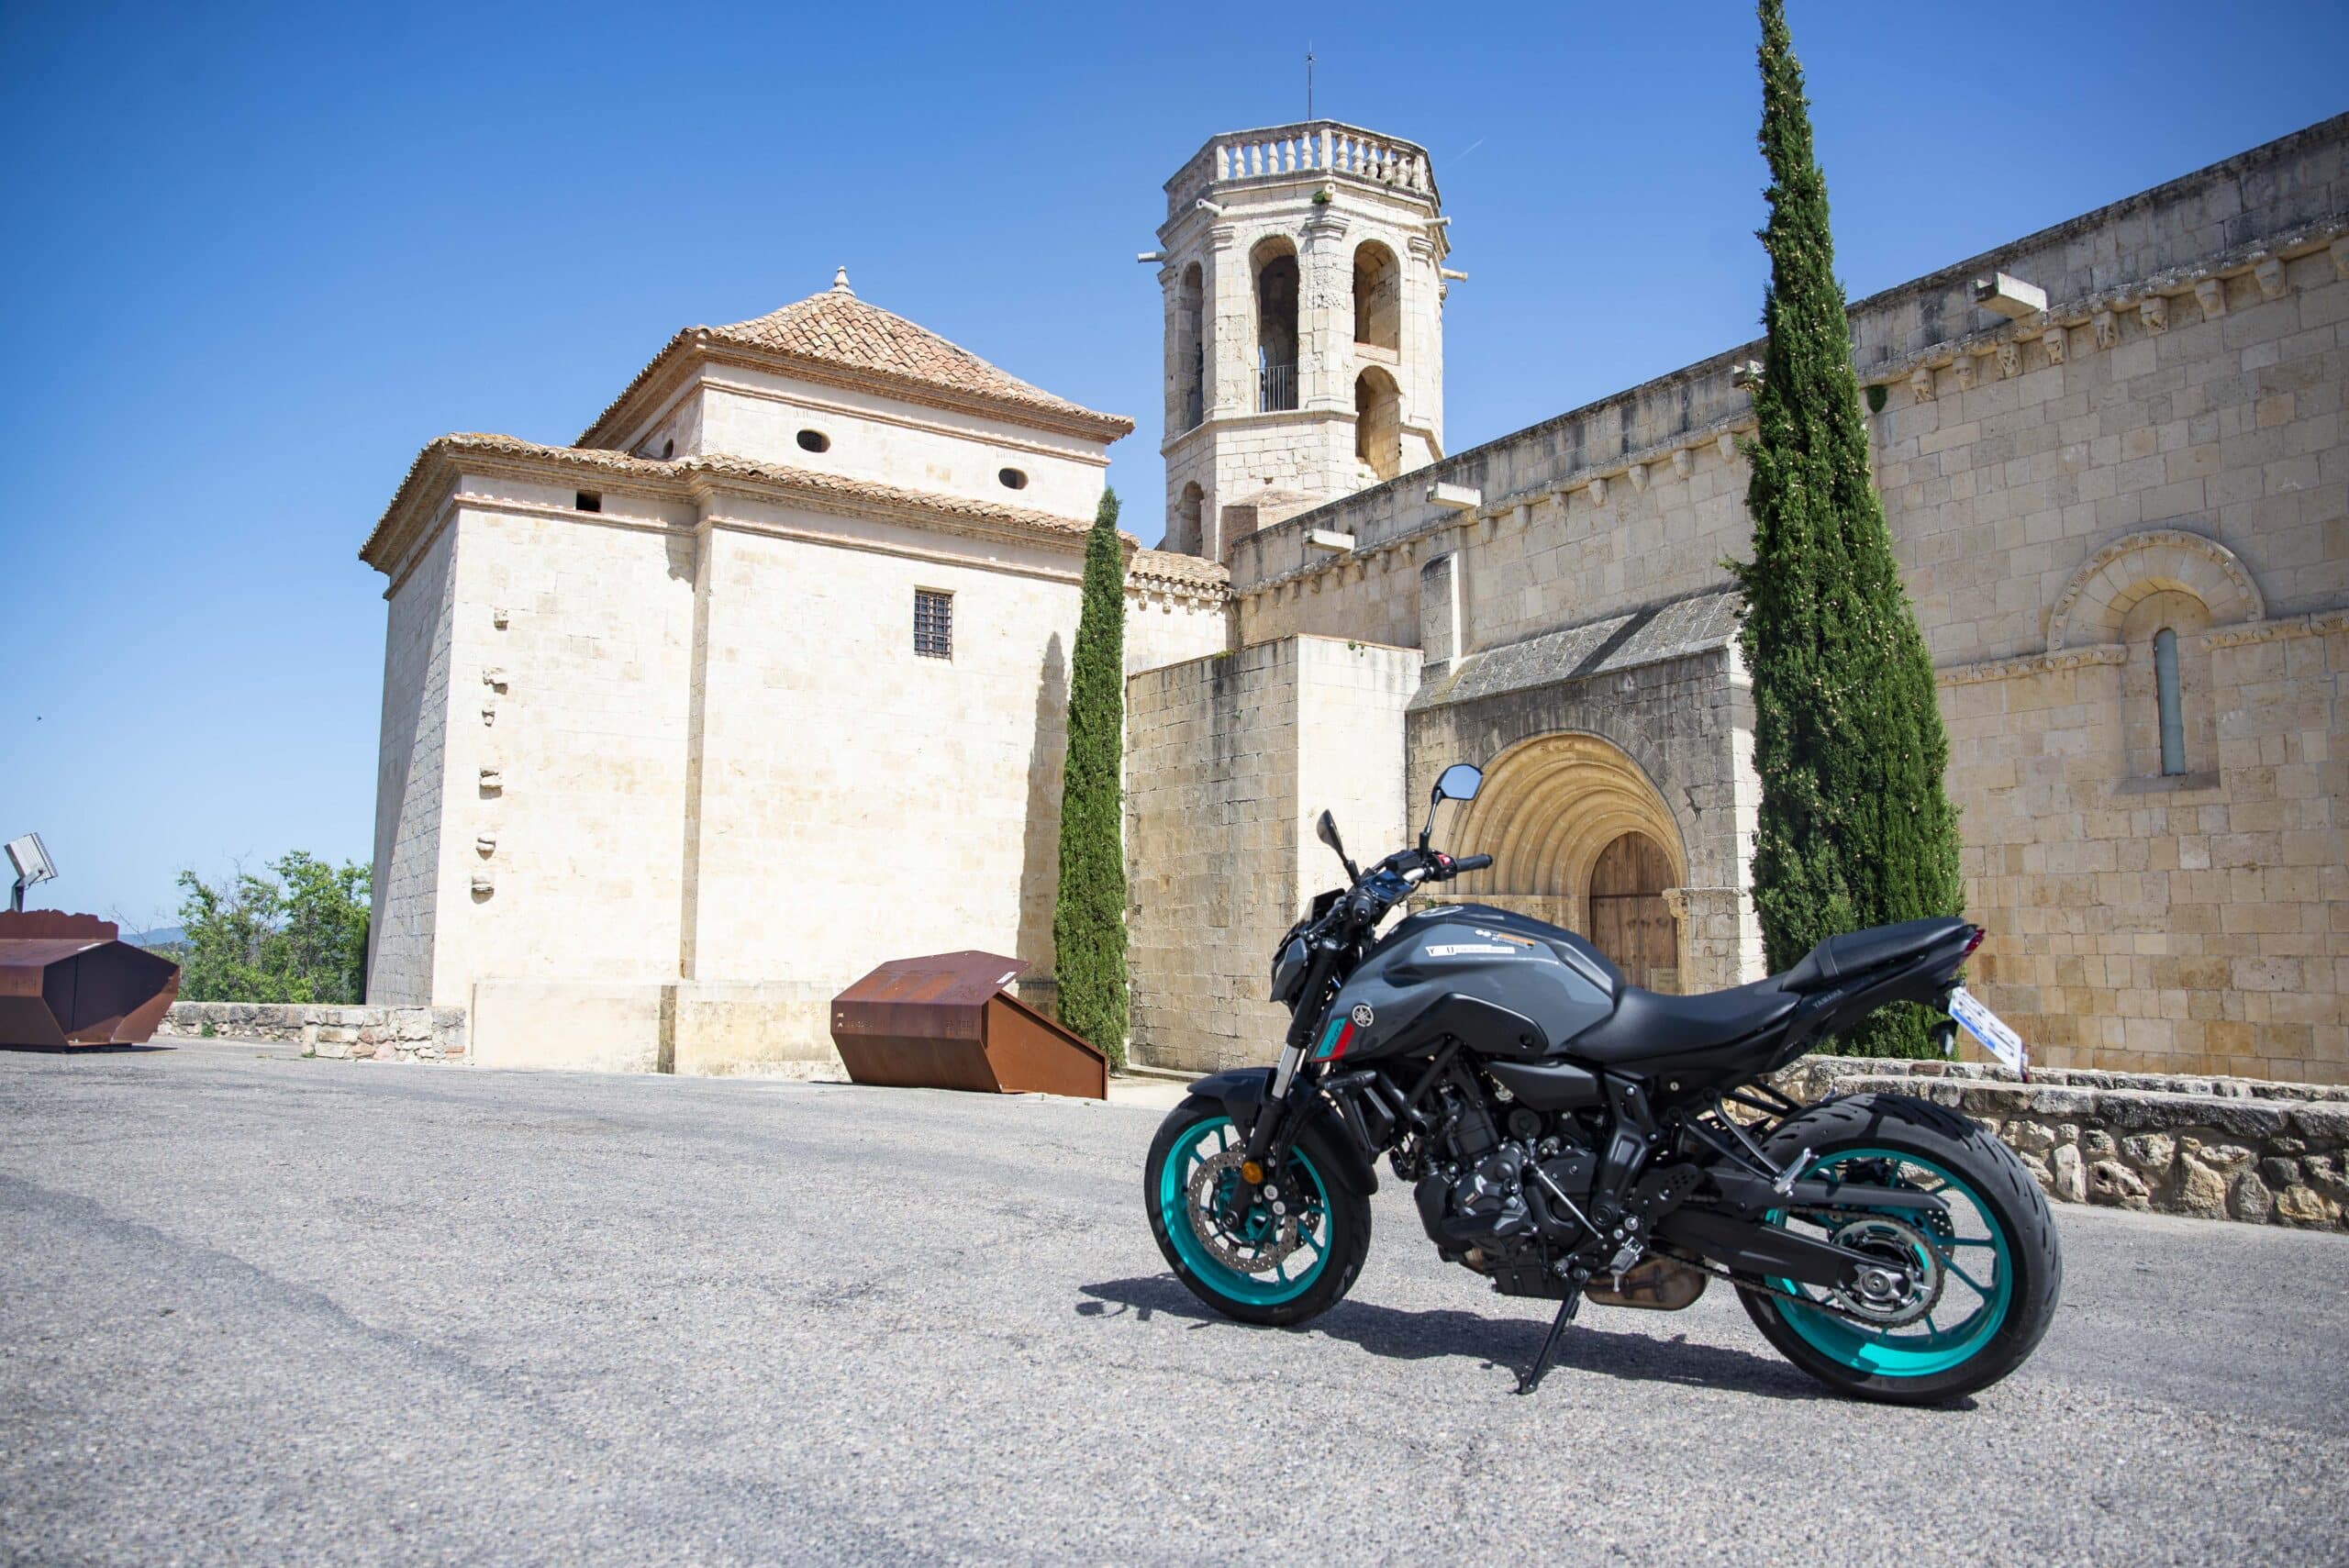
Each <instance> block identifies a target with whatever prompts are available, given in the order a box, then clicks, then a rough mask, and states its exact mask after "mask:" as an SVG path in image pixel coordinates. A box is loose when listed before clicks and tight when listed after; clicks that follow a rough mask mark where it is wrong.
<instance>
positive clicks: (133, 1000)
mask: <svg viewBox="0 0 2349 1568" xmlns="http://www.w3.org/2000/svg"><path fill="white" fill-rule="evenodd" d="M119 935H120V932H118V931H117V929H116V928H115V925H114V922H112V921H111V920H101V919H99V918H98V917H96V916H95V915H67V914H62V913H61V912H59V911H57V910H55V909H31V910H27V911H25V912H23V913H21V914H18V913H12V912H8V911H0V1046H9V1045H17V1046H26V1045H29V1046H47V1047H50V1048H51V1049H60V1048H62V1047H66V1046H76V1045H136V1044H139V1042H141V1041H143V1040H150V1039H152V1038H153V1037H154V1033H155V1028H156V1026H157V1025H159V1024H161V1022H162V1021H163V1013H164V1010H165V1009H166V1008H168V1007H169V1006H171V1005H172V1003H173V1000H174V999H175V998H177V997H178V995H179V994H180V966H179V965H178V964H176V963H173V962H172V961H171V960H169V959H167V958H158V957H157V956H156V955H155V954H153V953H151V952H149V951H147V950H146V949H144V948H137V947H133V946H131V945H130V944H129V943H128V942H126V941H119V940H116V939H117V937H118V936H119Z"/></svg>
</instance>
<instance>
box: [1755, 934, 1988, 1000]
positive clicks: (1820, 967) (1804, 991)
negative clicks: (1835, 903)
mask: <svg viewBox="0 0 2349 1568" xmlns="http://www.w3.org/2000/svg"><path fill="white" fill-rule="evenodd" d="M1964 929H1965V921H1963V920H1960V919H1955V918H1954V917H1948V916H1941V917H1935V918H1933V919H1930V920H1903V921H1901V922H1900V924H1898V925H1897V926H1872V927H1870V928H1869V929H1866V930H1865V931H1847V932H1845V933H1844V934H1843V935H1842V936H1840V937H1830V938H1828V939H1827V940H1825V941H1823V942H1821V943H1820V944H1819V945H1818V946H1817V947H1815V948H1813V949H1811V950H1810V951H1809V952H1807V953H1805V954H1804V955H1803V959H1802V962H1800V963H1798V964H1796V965H1795V966H1794V967H1793V968H1792V969H1789V970H1787V972H1786V973H1784V974H1780V975H1776V976H1775V977H1773V978H1772V979H1769V980H1765V981H1764V982H1763V984H1765V985H1776V986H1777V987H1778V988H1779V989H1781V990H1783V991H1788V992H1792V993H1793V994H1794V995H1798V996H1803V995H1809V994H1810V993H1811V992H1813V991H1824V990H1826V989H1827V988H1828V987H1829V986H1831V985H1833V984H1836V983H1838V982H1839V981H1843V980H1848V979H1850V978H1851V977H1852V976H1853V975H1854V974H1861V973H1865V972H1867V971H1868V970H1871V969H1881V968H1883V967H1884V966H1886V965H1887V964H1892V963H1898V962H1902V961H1903V960H1906V959H1911V958H1914V957H1916V956H1917V955H1918V954H1920V953H1921V952H1923V951H1925V950H1926V949H1928V948H1931V947H1932V946H1934V945H1935V944H1937V943H1940V942H1943V941H1946V940H1949V939H1950V938H1951V937H1953V936H1954V935H1955V934H1957V933H1958V932H1960V931H1963V930H1964Z"/></svg>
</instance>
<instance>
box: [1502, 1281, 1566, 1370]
mask: <svg viewBox="0 0 2349 1568" xmlns="http://www.w3.org/2000/svg"><path fill="white" fill-rule="evenodd" d="M1581 1307H1582V1284H1581V1282H1579V1281H1577V1282H1575V1285H1574V1287H1573V1289H1572V1290H1571V1291H1569V1292H1568V1294H1567V1296H1566V1298H1565V1300H1564V1301H1562V1302H1560V1303H1558V1316H1557V1319H1556V1321H1554V1322H1553V1323H1552V1324H1551V1325H1550V1333H1549V1337H1548V1338H1546V1339H1544V1340H1542V1353H1541V1354H1540V1355H1538V1356H1535V1357H1534V1358H1533V1365H1532V1366H1531V1368H1529V1369H1528V1370H1526V1371H1524V1372H1521V1373H1518V1374H1517V1391H1518V1392H1519V1393H1520V1394H1531V1393H1532V1392H1533V1391H1534V1390H1535V1389H1537V1388H1539V1387H1541V1386H1542V1377H1543V1376H1544V1375H1546V1374H1547V1373H1548V1372H1549V1370H1550V1362H1551V1361H1552V1359H1553V1358H1554V1357H1555V1356H1556V1355H1557V1353H1558V1341H1559V1340H1562V1339H1564V1337H1565V1332H1566V1325H1567V1324H1569V1323H1571V1322H1573V1321H1574V1320H1575V1313H1576V1312H1577V1311H1579V1310H1581Z"/></svg>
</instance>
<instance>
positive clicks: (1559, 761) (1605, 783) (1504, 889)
mask: <svg viewBox="0 0 2349 1568" xmlns="http://www.w3.org/2000/svg"><path fill="white" fill-rule="evenodd" d="M1443 838H1444V840H1446V842H1445V844H1444V848H1446V849H1449V850H1451V851H1453V852H1454V853H1457V854H1487V855H1490V856H1492V857H1493V865H1492V869H1491V870H1489V871H1483V872H1476V873H1471V874H1470V875H1467V876H1464V877H1462V878H1461V879H1460V880H1459V882H1458V883H1456V884H1453V885H1454V888H1455V890H1456V892H1457V895H1458V896H1460V897H1462V898H1467V899H1475V900H1476V901H1477V902H1480V903H1486V904H1495V905H1498V906H1500V907H1502V908H1504V909H1514V910H1518V911H1520V912H1521V913H1523V914H1527V915H1531V916H1532V917H1535V918H1536V919H1541V920H1547V921H1550V922H1551V923H1552V924H1553V925H1559V926H1564V927H1565V928H1566V929H1568V930H1571V931H1578V932H1580V933H1581V934H1582V935H1584V936H1586V937H1587V938H1589V939H1590V940H1591V942H1592V943H1593V945H1595V946H1596V947H1598V950H1599V951H1601V952H1604V953H1606V954H1607V956H1608V958H1609V959H1610V960H1611V961H1613V962H1614V963H1615V964H1616V965H1617V967H1619V968H1620V969H1622V970H1623V971H1624V973H1626V974H1627V975H1628V976H1629V977H1630V978H1631V981H1632V983H1633V984H1640V985H1644V986H1647V987H1648V988H1649V989H1651V990H1676V989H1678V987H1679V984H1680V973H1681V970H1682V968H1683V967H1684V966H1683V964H1682V962H1681V957H1680V954H1681V948H1682V941H1681V933H1680V929H1679V922H1678V920H1677V919H1675V917H1674V915H1673V912H1672V908H1671V903H1670V900H1669V899H1668V898H1667V897H1666V896H1665V895H1666V893H1667V891H1668V890H1672V889H1676V888H1678V887H1680V886H1682V885H1684V884H1686V882H1687V864H1688V859H1687V849H1686V848H1685V846H1684V845H1683V843H1682V840H1681V836H1680V826H1679V824H1678V823H1677V822H1675V821H1674V820H1673V816H1672V808H1671V807H1670V806H1667V805H1665V804H1664V796H1663V795H1661V794H1659V793H1658V792H1657V790H1656V787H1655V785H1654V784H1653V783H1651V782H1650V781H1649V779H1648V776H1647V774H1646V773H1645V772H1644V771H1642V769H1641V767H1640V765H1639V764H1638V763H1637V762H1633V761H1632V760H1631V757H1630V755H1629V754H1627V753H1626V752H1625V751H1623V749H1622V748H1621V747H1620V746H1617V745H1615V744H1614V743H1613V742H1611V741H1608V740H1601V739H1599V738H1598V736H1596V735H1583V734H1560V735H1540V736H1536V737H1534V738H1533V739H1532V740H1523V741H1520V742H1519V743H1518V744H1516V745H1514V746H1512V747H1510V748H1509V749H1508V751H1503V752H1502V753H1501V754H1500V755H1499V756H1497V757H1496V758H1494V759H1493V761H1492V762H1491V763H1490V764H1489V765H1488V766H1487V767H1486V770H1485V787H1484V789H1483V790H1482V791H1481V792H1480V793H1479V794H1478V795H1477V797H1476V799H1475V803H1474V804H1472V805H1471V806H1469V807H1468V809H1467V810H1466V812H1464V814H1463V816H1462V818H1461V821H1460V824H1459V826H1458V828H1455V829H1453V830H1451V831H1448V832H1446V833H1445V834H1444V835H1443ZM1595 899H1597V900H1602V901H1617V900H1620V902H1603V903H1595V902H1594V900H1595ZM1601 920H1604V921H1605V922H1607V924H1606V927H1605V940H1601V927H1600V921H1601Z"/></svg>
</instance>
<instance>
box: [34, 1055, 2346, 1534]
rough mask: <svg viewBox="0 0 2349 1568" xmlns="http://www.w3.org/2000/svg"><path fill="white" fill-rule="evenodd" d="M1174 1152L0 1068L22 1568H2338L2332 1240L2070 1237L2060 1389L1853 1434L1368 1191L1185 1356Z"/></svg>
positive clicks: (1832, 1410) (864, 1100)
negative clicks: (985, 1566)
mask: <svg viewBox="0 0 2349 1568" xmlns="http://www.w3.org/2000/svg"><path fill="white" fill-rule="evenodd" d="M1157 1116H1158V1113H1157V1112H1156V1111H1155V1110H1152V1109H1150V1108H1147V1107H1139V1106H1119V1105H1108V1106H1098V1105H1085V1104H1079V1103H1074V1102H1069V1101H1058V1100H1041V1099H1032V1098H1004V1099H996V1098H988V1097H981V1096H975V1095H949V1094H942V1093H941V1094H933V1093H924V1092H909V1091H898V1090H868V1089H859V1088H852V1087H847V1086H829V1085H821V1084H781V1083H761V1082H748V1081H736V1082H728V1081H719V1080H707V1079H666V1078H652V1077H623V1076H597V1075H588V1074H568V1073H495V1072H485V1071H477V1070H475V1071H469V1070H465V1069H457V1068H431V1067H416V1066H380V1067H379V1066H373V1065H368V1064H360V1063H351V1062H306V1061H303V1060H300V1059H299V1058H296V1057H295V1056H293V1055H291V1053H290V1052H288V1051H285V1050H284V1049H283V1048H272V1047H266V1046H251V1045H237V1044H232V1043H225V1042H204V1043H201V1044H197V1043H193V1042H191V1043H187V1044H183V1045H181V1046H179V1047H178V1048H176V1049H170V1050H150V1051H129V1052H115V1053H107V1054H104V1055H97V1056H75V1057H67V1056H56V1055H39V1054H27V1053H20V1052H0V1562H8V1563H50V1562H119V1563H139V1564H152V1563H216V1562H217V1563H291V1562H303V1563H340V1562H399V1563H440V1562H451V1563H453V1562H464V1563H484V1562H530V1563H541V1562H543V1563H572V1562H626V1563H631V1564H634V1563H695V1564H720V1563H737V1562H740V1563H782V1562H1222V1561H1238V1560H1243V1559H1244V1560H1248V1561H1253V1562H1366V1561H1380V1562H1437V1561H1442V1562H1456V1563H1469V1562H1501V1561H1512V1562H1516V1561H1522V1562H1535V1561H1540V1562H1550V1563H1601V1562H1605V1563H1651V1562H1653V1563H1672V1564H1675V1565H1684V1564H1694V1563H1712V1562H1721V1563H1729V1562H1735V1563H1739V1564H1752V1565H1760V1564H1771V1563H1786V1564H1798V1563H1799V1564H1806V1565H1817V1564H1839V1563H1854V1564H1857V1563H1868V1564H1884V1563H1897V1564H1900V1565H1901V1568H1916V1565H1918V1564H1927V1563H1940V1562H1997V1563H2009V1562H2025V1561H2028V1562H2034V1563H2040V1562H2043V1563H2075V1562H2077V1563H2099V1564H2102V1563H2113V1564H2122V1563H2126V1564H2140V1563H2168V1562H2179V1563H2186V1562H2191V1563H2252V1562H2261V1563H2268V1562H2289V1563H2318V1562H2349V1484H2344V1482H2343V1474H2344V1473H2349V1466H2344V1460H2349V1317H2344V1313H2343V1302H2344V1300H2345V1299H2349V1295H2344V1287H2349V1238H2343V1237H2339V1236H2331V1235H2310V1234H2304V1233H2299V1232H2294V1231H2289V1230H2281V1229H2263V1228H2257V1227H2251V1226H2238V1225H2227V1224H2213V1223H2207V1222H2197V1221H2189V1220H2181V1219H2172V1218H2159V1217H2151V1216H2143V1215H2129V1214H2121V1213H2114V1212H2109V1211H2104V1210H2089V1209H2084V1208H2076V1207H2063V1208H2059V1209H2058V1211H2057V1212H2058V1218H2059V1221H2060V1223H2061V1226H2062V1229H2063V1241H2064V1247H2065V1269H2066V1281H2065V1285H2066V1288H2065V1301H2064V1305H2063V1307H2062V1309H2061V1313H2060V1315H2059V1317H2058V1318H2057V1320H2056V1323H2055V1326H2054V1329H2053V1331H2052V1332H2051V1333H2050V1334H2049V1336H2048V1338H2047V1340H2046V1341H2045V1343H2044V1344H2043V1346H2042V1348H2041V1350H2040V1351H2039V1354H2038V1355H2037V1357H2036V1358H2035V1359H2034V1360H2032V1362H2030V1363H2028V1364H2027V1365H2026V1366H2025V1367H2024V1368H2023V1369H2022V1370H2021V1372H2020V1373H2017V1374H2016V1375H2015V1376H2013V1377H2011V1378H2009V1380H2008V1381H2007V1382H2005V1383H2003V1384H2000V1385H1997V1386H1995V1387H1993V1388H1990V1389H1988V1390H1986V1391H1985V1392H1983V1393H1982V1394H1979V1395H1977V1396H1975V1397H1974V1398H1973V1399H1972V1400H1971V1401H1969V1402H1967V1403H1966V1404H1965V1405H1963V1406H1961V1407H1955V1408H1947V1409H1938V1410H1898V1409H1887V1408H1884V1407H1876V1406H1867V1405H1859V1404H1854V1403H1851V1402H1848V1401H1845V1400H1842V1399H1838V1398H1835V1397H1833V1396H1829V1395H1828V1394H1826V1393H1825V1392H1824V1391H1823V1390H1821V1389H1820V1388H1819V1387H1818V1386H1817V1385H1814V1384H1812V1383H1811V1382H1810V1381H1809V1379H1807V1378H1806V1377H1804V1376H1803V1375H1802V1374H1801V1373H1798V1372H1796V1371H1795V1370H1794V1369H1793V1368H1792V1367H1790V1366H1788V1365H1787V1364H1786V1363H1785V1362H1781V1361H1780V1360H1779V1359H1778V1358H1777V1357H1776V1354H1775V1353H1774V1352H1773V1351H1771V1350H1770V1349H1769V1347H1768V1346H1767V1345H1766V1344H1765V1342H1764V1340H1762V1338H1761V1336H1760V1335H1759V1334H1757V1333H1755V1332H1754V1330H1753V1328H1752V1326H1751V1325H1750V1324H1749V1323H1748V1322H1747V1321H1746V1318H1745V1316H1744V1314H1743V1312H1742V1310H1740V1308H1739V1307H1738V1306H1737V1304H1736V1302H1735V1301H1734V1300H1733V1299H1732V1298H1731V1296H1729V1294H1728V1293H1726V1292H1723V1291H1720V1290H1716V1291H1715V1292H1713V1293H1711V1294H1709V1295H1708V1296H1707V1297H1706V1298H1705V1299H1704V1300H1702V1301H1700V1302H1699V1303H1698V1305H1697V1306H1696V1307H1693V1308H1691V1309H1690V1310H1688V1311H1687V1312H1683V1313H1677V1314H1660V1313H1640V1312H1631V1311H1624V1310H1605V1309H1599V1308H1595V1307H1594V1308H1591V1309H1588V1310H1586V1312H1585V1313H1584V1314H1583V1317H1582V1320H1581V1323H1580V1325H1578V1326H1577V1328H1576V1329H1575V1330H1574V1331H1573V1332H1572V1333H1571V1335H1570V1337H1569V1339H1568V1340H1567V1343H1566V1347H1565V1350H1564V1354H1563V1358H1562V1361H1561V1364H1560V1365H1559V1367H1558V1370H1557V1371H1556V1372H1554V1373H1553V1374H1552V1375H1551V1377H1550V1380H1549V1382H1548V1383H1547V1384H1546V1385H1544V1386H1543V1387H1542V1391H1541V1392H1540V1393H1539V1394H1538V1395H1537V1396H1534V1397H1531V1398H1517V1397H1514V1396H1512V1395H1511V1392H1510V1390H1511V1387H1512V1385H1513V1379H1514V1375H1515V1368H1517V1367H1518V1366H1519V1365H1520V1364H1522V1363H1523V1362H1526V1361H1527V1360H1529V1359H1530V1358H1531V1356H1532V1354H1533V1352H1534V1350H1535V1348H1536V1346H1537V1345H1538V1344H1539V1342H1540V1340H1541V1337H1542V1330H1543V1329H1544V1328H1545V1327H1546V1325H1547V1320H1548V1313H1547V1311H1546V1309H1545V1308H1544V1307H1542V1305H1541V1304H1539V1303H1532V1302H1520V1301H1508V1300H1504V1299H1502V1298H1499V1297H1497V1296H1492V1295H1490V1294H1489V1293H1488V1292H1487V1291H1486V1289H1485V1287H1484V1285H1483V1283H1482V1282H1481V1281H1479V1280H1477V1279H1475V1278H1474V1277H1473V1276H1471V1275H1469V1274H1467V1273H1464V1272H1462V1271H1460V1270H1457V1269H1453V1268H1449V1267H1446V1266H1445V1265H1443V1264H1441V1263H1439V1262H1437V1261H1436V1260H1435V1258H1434V1256H1433V1254H1432V1252H1431V1250H1430V1249H1429V1247H1428V1245H1427V1243H1426V1241H1425V1240H1424V1239H1423V1238H1421V1237H1420V1235H1419V1228H1418V1226H1417V1224H1416V1223H1415V1222H1414V1220H1413V1218H1412V1217H1411V1212H1410V1208H1409V1203H1408V1194H1407V1193H1405V1192H1403V1191H1401V1190H1400V1189H1399V1188H1398V1187H1397V1186H1396V1185H1394V1184H1392V1183H1390V1184H1388V1188H1387V1190H1386V1192H1384V1193H1382V1194H1381V1195H1380V1196H1379V1199H1378V1209H1377V1216H1376V1233H1375V1236H1374V1239H1373V1241H1372V1248H1371V1259H1370V1262H1369V1265H1368V1267H1367V1268H1366V1269H1365V1270H1364V1274H1363V1277H1362V1279H1361V1281H1360V1282H1359V1283H1358V1284H1356V1285H1355V1287H1354V1290H1353V1296H1351V1298H1350V1299H1349V1300H1347V1301H1346V1302H1345V1303H1343V1304H1342V1305H1341V1307H1338V1308H1337V1309H1336V1310H1335V1311H1333V1312H1331V1313H1330V1314H1329V1315H1327V1316H1326V1317H1325V1318H1322V1319H1321V1320H1320V1321H1319V1322H1318V1323H1316V1324H1314V1325H1312V1326H1311V1327H1309V1328H1308V1329H1302V1330H1297V1331H1290V1332H1279V1331H1270V1330H1263V1329H1246V1328H1241V1327H1239V1326H1237V1325H1234V1324H1230V1323H1227V1322H1224V1321H1222V1320H1220V1319H1219V1318H1213V1317H1211V1316H1209V1315H1208V1314H1207V1313H1206V1312H1205V1311H1204V1310H1203V1309H1202V1308H1200V1307H1197V1305H1195V1304H1194V1303H1193V1301H1192V1299H1191V1298H1190V1296H1187V1295H1186V1293H1184V1291H1183V1290H1182V1289H1181V1288H1180V1287H1179V1286H1178V1285H1176V1284H1175V1282H1174V1280H1173V1278H1172V1277H1171V1276H1170V1275H1169V1274H1168V1273H1167V1272H1166V1270H1165V1268H1164V1266H1163V1263H1162V1262H1161V1261H1160V1259H1159V1256H1158V1253H1157V1251H1156V1249H1155V1248H1153V1247H1152V1244H1151V1240H1150V1236H1149V1233H1148V1231H1147V1229H1145V1226H1144V1223H1143V1218H1142V1208H1141V1160H1142V1155H1143V1152H1144V1150H1145V1149H1146V1147H1147V1145H1148V1143H1149V1140H1150V1135H1151V1132H1152V1129H1153V1127H1154V1126H1155V1124H1156V1120H1157Z"/></svg>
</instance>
